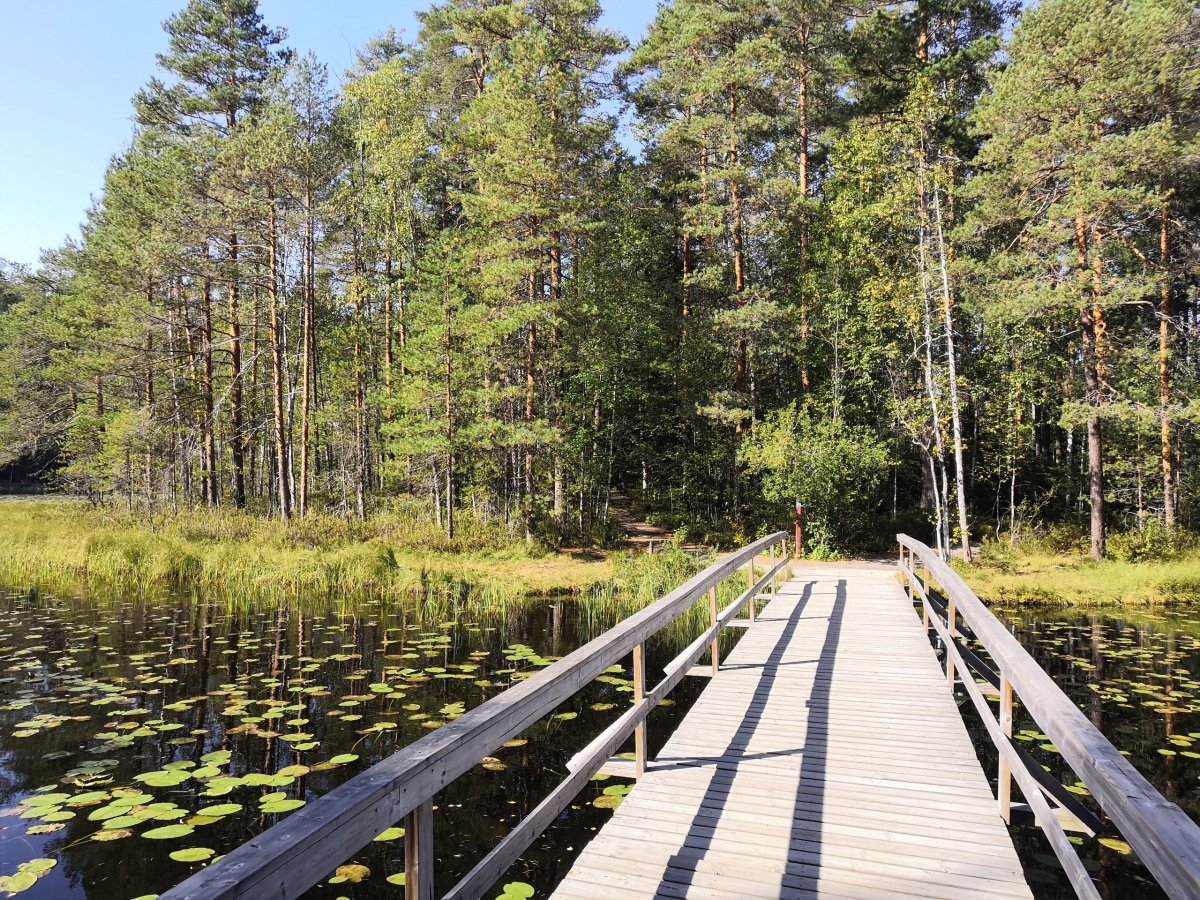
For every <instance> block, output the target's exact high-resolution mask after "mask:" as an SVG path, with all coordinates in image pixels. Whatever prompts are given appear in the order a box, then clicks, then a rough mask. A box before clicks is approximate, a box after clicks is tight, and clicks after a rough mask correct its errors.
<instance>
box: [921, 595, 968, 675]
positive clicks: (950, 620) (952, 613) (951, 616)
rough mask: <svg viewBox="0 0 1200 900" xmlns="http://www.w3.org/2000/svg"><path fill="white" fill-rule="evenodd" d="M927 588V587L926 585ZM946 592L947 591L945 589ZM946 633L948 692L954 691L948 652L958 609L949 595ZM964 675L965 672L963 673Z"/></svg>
mask: <svg viewBox="0 0 1200 900" xmlns="http://www.w3.org/2000/svg"><path fill="white" fill-rule="evenodd" d="M926 590H928V587H926ZM947 593H949V592H948V591H947ZM946 634H947V636H948V637H947V640H948V641H949V644H948V645H947V646H946V682H947V683H948V684H949V685H950V693H951V694H953V693H954V654H953V653H951V652H950V645H952V644H953V643H954V638H955V637H956V636H957V635H958V610H957V609H956V608H955V606H954V597H953V595H951V596H950V597H947V598H946ZM963 674H964V676H965V675H966V673H965V672H964V673H963Z"/></svg>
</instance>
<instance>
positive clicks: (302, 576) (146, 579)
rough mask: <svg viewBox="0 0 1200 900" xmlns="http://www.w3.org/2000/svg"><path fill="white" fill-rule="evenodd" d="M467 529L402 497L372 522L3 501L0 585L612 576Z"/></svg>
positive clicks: (542, 585) (232, 591)
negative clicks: (449, 534)
mask: <svg viewBox="0 0 1200 900" xmlns="http://www.w3.org/2000/svg"><path fill="white" fill-rule="evenodd" d="M462 522H463V527H462V532H461V537H456V538H455V540H454V541H450V540H448V539H447V538H446V537H445V535H444V533H443V532H442V531H441V530H440V529H437V528H436V523H434V522H432V520H430V519H429V518H428V515H427V514H424V516H422V515H418V514H417V510H416V509H415V508H413V507H411V506H410V505H408V504H406V503H402V502H397V503H396V504H394V505H393V506H392V507H389V508H388V509H385V510H383V511H382V512H380V513H379V514H378V515H377V516H375V517H372V518H371V519H368V520H365V521H359V520H346V519H340V518H337V517H335V516H329V515H320V514H318V515H313V516H310V517H307V518H305V519H303V520H296V521H293V522H289V523H282V522H278V521H273V520H265V519H262V518H258V517H255V516H253V515H250V514H246V513H240V512H236V511H230V510H208V509H197V510H187V511H182V512H179V513H176V514H170V515H163V514H159V515H157V516H154V517H146V516H144V515H138V514H130V513H128V512H126V511H124V510H118V509H110V508H104V507H93V506H90V505H88V504H85V503H80V502H74V501H62V500H37V501H15V500H13V501H0V581H3V582H7V583H9V584H14V585H21V586H24V585H38V586H43V587H48V588H54V589H70V588H73V587H90V588H93V589H95V588H107V589H112V590H119V591H123V592H130V591H135V592H136V591H142V590H149V589H160V588H164V587H174V588H182V589H188V590H195V591H199V592H203V593H204V594H206V595H208V596H214V597H215V596H219V595H231V596H236V597H238V598H245V599H268V600H269V599H272V598H278V597H284V596H293V597H294V596H295V595H297V594H318V595H329V594H337V595H354V596H374V597H386V596H397V597H408V598H413V597H422V598H423V597H428V596H429V595H430V594H431V593H439V592H440V593H446V594H448V595H450V594H459V593H461V590H462V588H461V586H462V585H466V586H468V590H486V591H487V593H488V595H489V596H490V597H493V598H496V597H504V596H507V597H516V596H518V595H523V594H526V593H531V592H545V591H562V590H568V591H583V590H587V589H588V588H589V587H590V586H591V585H592V584H595V583H597V582H601V581H604V580H605V579H606V578H607V577H608V574H609V567H608V564H607V561H606V560H604V559H603V558H601V559H599V560H596V559H592V560H586V559H576V558H573V557H569V556H564V555H561V554H557V555H556V554H549V553H546V552H545V551H540V550H538V549H537V548H532V547H529V546H527V545H525V543H524V542H523V541H521V542H519V543H518V542H516V541H515V540H514V539H513V538H512V536H511V535H510V536H507V537H506V536H505V532H503V530H502V529H499V528H498V527H496V526H495V525H494V524H490V523H487V522H484V521H481V520H476V519H474V518H473V517H472V516H470V515H469V513H468V514H465V515H464V516H463V517H462Z"/></svg>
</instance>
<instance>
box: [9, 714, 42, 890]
mask: <svg viewBox="0 0 1200 900" xmlns="http://www.w3.org/2000/svg"><path fill="white" fill-rule="evenodd" d="M34 733H35V734H36V732H34ZM36 883H37V876H36V875H34V874H33V873H32V872H18V873H17V874H16V875H7V876H3V877H0V891H8V893H10V894H19V893H21V891H26V890H29V888H31V887H33V886H34V885H35V884H36Z"/></svg>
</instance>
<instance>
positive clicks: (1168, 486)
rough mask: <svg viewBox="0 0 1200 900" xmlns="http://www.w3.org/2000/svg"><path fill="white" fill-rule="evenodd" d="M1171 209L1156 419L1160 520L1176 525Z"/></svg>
mask: <svg viewBox="0 0 1200 900" xmlns="http://www.w3.org/2000/svg"><path fill="white" fill-rule="evenodd" d="M1169 212H1170V207H1169V204H1167V203H1166V202H1164V203H1163V206H1162V213H1161V225H1160V229H1159V253H1160V261H1161V265H1162V281H1161V283H1160V285H1159V289H1158V290H1159V294H1158V416H1159V428H1160V442H1161V453H1162V482H1163V521H1164V522H1165V524H1166V526H1167V527H1168V528H1172V527H1174V525H1175V454H1174V451H1173V448H1172V447H1171V409H1170V407H1171V366H1170V364H1171V343H1170V341H1171V274H1170V244H1169V240H1168V239H1169V237H1170V235H1169V230H1168V229H1169Z"/></svg>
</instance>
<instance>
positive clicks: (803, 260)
mask: <svg viewBox="0 0 1200 900" xmlns="http://www.w3.org/2000/svg"><path fill="white" fill-rule="evenodd" d="M799 38H800V54H799V58H800V69H799V72H798V73H797V79H798V81H799V86H800V96H799V98H798V101H797V106H796V117H797V119H798V120H799V121H798V122H797V128H798V131H799V135H798V138H799V142H800V147H799V171H798V173H797V180H798V182H799V184H798V187H799V188H800V202H801V204H802V205H803V204H806V202H807V200H808V143H809V127H808V74H809V71H808V70H809V67H808V32H807V30H803V29H802V30H801V34H800V35H799ZM808 253H809V230H808V207H807V205H803V206H802V209H801V210H800V384H801V386H802V387H803V388H804V390H805V391H807V390H808V388H809V376H808V338H809V324H808Z"/></svg>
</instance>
